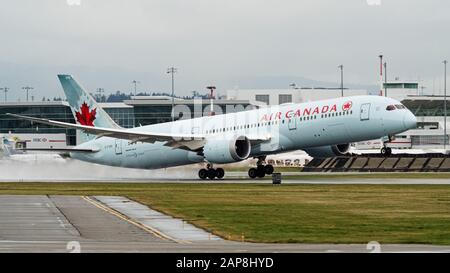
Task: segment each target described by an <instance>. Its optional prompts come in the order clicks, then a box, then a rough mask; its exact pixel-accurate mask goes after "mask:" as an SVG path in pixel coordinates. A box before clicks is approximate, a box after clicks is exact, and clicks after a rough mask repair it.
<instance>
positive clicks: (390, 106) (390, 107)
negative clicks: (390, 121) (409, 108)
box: [386, 105, 395, 111]
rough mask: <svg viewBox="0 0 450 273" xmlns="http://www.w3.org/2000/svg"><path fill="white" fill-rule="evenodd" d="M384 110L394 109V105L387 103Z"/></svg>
mask: <svg viewBox="0 0 450 273" xmlns="http://www.w3.org/2000/svg"><path fill="white" fill-rule="evenodd" d="M386 110H388V111H392V110H395V106H394V105H388V106H387V107H386Z"/></svg>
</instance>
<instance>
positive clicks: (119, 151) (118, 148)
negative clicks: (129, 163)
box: [115, 139, 122, 155]
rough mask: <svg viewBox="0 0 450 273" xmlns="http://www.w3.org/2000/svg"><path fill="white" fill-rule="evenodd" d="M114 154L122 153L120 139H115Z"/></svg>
mask: <svg viewBox="0 0 450 273" xmlns="http://www.w3.org/2000/svg"><path fill="white" fill-rule="evenodd" d="M115 146H116V155H121V154H122V140H121V139H116V145H115Z"/></svg>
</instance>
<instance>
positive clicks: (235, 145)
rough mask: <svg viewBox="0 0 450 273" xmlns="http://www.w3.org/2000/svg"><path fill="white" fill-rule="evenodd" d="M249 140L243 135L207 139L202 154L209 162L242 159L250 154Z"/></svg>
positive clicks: (227, 161)
mask: <svg viewBox="0 0 450 273" xmlns="http://www.w3.org/2000/svg"><path fill="white" fill-rule="evenodd" d="M250 150H251V144H250V140H248V138H246V137H245V136H234V137H232V138H231V140H230V139H229V138H224V137H219V138H213V139H208V140H207V142H206V144H205V146H204V147H203V156H204V157H205V159H206V160H207V161H208V162H210V163H218V164H224V163H233V162H238V161H242V160H245V159H247V158H248V156H249V155H250Z"/></svg>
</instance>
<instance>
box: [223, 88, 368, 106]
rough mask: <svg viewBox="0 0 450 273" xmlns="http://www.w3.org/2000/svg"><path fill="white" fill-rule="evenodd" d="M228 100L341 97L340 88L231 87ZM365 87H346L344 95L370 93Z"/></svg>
mask: <svg viewBox="0 0 450 273" xmlns="http://www.w3.org/2000/svg"><path fill="white" fill-rule="evenodd" d="M226 94H227V96H226V98H227V100H245V101H249V102H250V103H252V104H255V105H278V104H284V103H301V102H308V101H317V100H324V99H331V98H338V97H341V94H342V90H341V89H340V88H291V89H231V90H227V91H226ZM368 94H369V92H368V91H367V90H364V89H344V96H357V95H368Z"/></svg>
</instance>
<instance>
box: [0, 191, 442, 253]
mask: <svg viewBox="0 0 450 273" xmlns="http://www.w3.org/2000/svg"><path fill="white" fill-rule="evenodd" d="M0 207H1V208H2V209H1V210H0V252H158V253H161V252H231V253H253V252H370V251H371V250H373V249H374V248H373V247H374V245H373V244H372V245H365V244H364V245H354V244H352V245H334V244H317V245H313V244H255V243H242V242H232V241H227V240H200V241H188V242H187V241H186V242H184V241H174V240H171V239H167V238H164V237H161V236H159V235H158V234H154V233H152V232H151V231H149V230H146V229H143V228H141V227H140V226H138V225H135V224H134V221H133V220H132V219H131V221H127V220H124V219H123V218H121V217H118V216H117V215H115V214H113V213H111V212H109V211H107V210H104V209H101V208H100V207H98V206H95V205H94V204H92V203H91V202H89V200H87V199H86V198H83V197H80V196H11V195H3V196H0ZM123 216H125V217H126V215H123ZM164 219H166V218H164ZM375 249H377V246H376V245H375ZM380 250H381V251H382V252H423V251H432V252H450V246H431V245H381V246H380Z"/></svg>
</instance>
